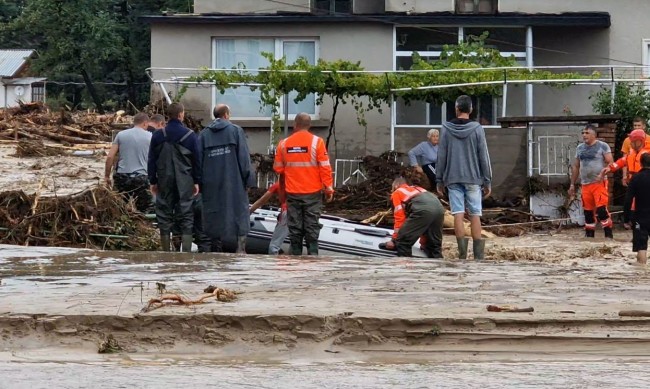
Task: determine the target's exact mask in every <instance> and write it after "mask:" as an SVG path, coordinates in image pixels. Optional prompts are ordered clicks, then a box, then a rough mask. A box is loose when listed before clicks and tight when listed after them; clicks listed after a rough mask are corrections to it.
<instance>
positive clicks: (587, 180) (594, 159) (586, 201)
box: [569, 125, 614, 238]
mask: <svg viewBox="0 0 650 389" xmlns="http://www.w3.org/2000/svg"><path fill="white" fill-rule="evenodd" d="M582 140H583V143H581V144H579V145H578V147H577V148H576V159H575V161H574V163H573V167H572V171H571V186H570V187H569V196H570V197H573V196H575V190H576V189H575V182H576V181H577V180H578V176H580V185H581V186H582V190H581V192H582V208H583V210H584V215H585V236H586V237H588V238H593V237H594V236H595V230H596V222H597V221H600V224H601V225H602V226H603V231H604V232H605V237H606V238H613V237H614V234H613V232H612V225H613V222H612V218H611V216H610V214H609V210H608V209H607V206H608V204H609V192H608V190H607V177H603V176H602V175H601V174H600V172H601V171H602V170H603V169H604V168H606V167H607V166H609V164H611V163H612V162H613V158H612V150H611V149H610V147H609V145H608V144H607V143H605V142H602V141H599V140H597V139H596V129H595V128H594V127H593V126H592V125H587V126H586V127H585V128H584V129H583V130H582Z"/></svg>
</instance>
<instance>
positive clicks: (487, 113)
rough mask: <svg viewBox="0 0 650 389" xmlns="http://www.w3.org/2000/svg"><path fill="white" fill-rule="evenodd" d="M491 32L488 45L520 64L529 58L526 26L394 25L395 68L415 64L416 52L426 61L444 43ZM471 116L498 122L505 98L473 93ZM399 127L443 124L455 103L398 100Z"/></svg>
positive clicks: (488, 122) (451, 115) (437, 54)
mask: <svg viewBox="0 0 650 389" xmlns="http://www.w3.org/2000/svg"><path fill="white" fill-rule="evenodd" d="M486 31H487V33H488V39H487V41H486V46H488V47H493V48H495V49H497V50H499V51H500V52H501V54H502V55H504V56H514V57H515V58H516V59H517V61H518V62H520V63H521V65H522V66H523V65H525V61H526V28H524V27H501V28H495V27H471V28H470V27H425V26H400V27H396V28H395V44H396V47H395V70H408V69H410V68H411V66H412V65H413V59H412V58H413V54H414V53H416V52H417V53H418V54H419V55H420V56H421V57H422V59H424V60H437V59H438V58H440V55H441V53H442V50H443V47H444V46H445V45H453V44H458V43H459V42H462V41H463V39H465V38H466V37H469V36H480V35H482V34H483V33H484V32H486ZM472 100H473V103H474V112H473V114H472V118H473V119H475V120H477V121H479V122H480V123H481V124H484V125H495V124H496V118H497V116H498V112H500V110H501V104H502V99H501V98H500V97H496V96H495V97H493V96H478V97H477V96H473V97H472ZM396 103H397V112H396V114H397V116H396V118H395V120H396V124H397V125H398V126H400V125H402V126H417V125H432V126H436V125H441V124H442V123H443V122H444V121H446V120H450V119H452V118H454V117H455V112H454V102H453V101H446V102H443V103H437V102H430V101H412V102H410V103H409V104H406V103H405V102H404V101H402V100H401V99H397V101H396Z"/></svg>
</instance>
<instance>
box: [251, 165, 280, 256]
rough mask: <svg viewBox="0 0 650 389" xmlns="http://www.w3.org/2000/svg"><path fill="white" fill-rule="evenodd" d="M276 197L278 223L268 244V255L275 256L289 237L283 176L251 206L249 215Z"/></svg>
mask: <svg viewBox="0 0 650 389" xmlns="http://www.w3.org/2000/svg"><path fill="white" fill-rule="evenodd" d="M274 195H277V196H278V200H280V213H279V214H278V221H277V223H276V224H275V230H273V236H272V237H271V242H270V243H269V254H271V255H277V254H280V252H281V251H282V243H284V240H285V239H286V238H287V236H289V226H288V225H287V194H286V192H285V189H284V175H281V176H280V178H279V179H278V182H276V183H275V184H273V185H271V187H270V188H269V189H268V190H267V191H266V193H264V195H262V197H260V198H259V199H257V201H256V202H255V203H253V205H251V208H250V213H253V212H255V210H257V209H258V208H259V207H261V206H263V205H264V204H266V203H268V202H269V200H271V198H272V197H273V196H274Z"/></svg>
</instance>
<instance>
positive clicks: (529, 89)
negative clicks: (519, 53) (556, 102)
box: [526, 26, 535, 116]
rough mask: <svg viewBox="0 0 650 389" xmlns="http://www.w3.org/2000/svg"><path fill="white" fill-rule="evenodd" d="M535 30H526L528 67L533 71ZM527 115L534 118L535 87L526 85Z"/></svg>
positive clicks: (529, 28) (530, 28)
mask: <svg viewBox="0 0 650 389" xmlns="http://www.w3.org/2000/svg"><path fill="white" fill-rule="evenodd" d="M534 65H535V62H534V61H533V28H532V27H530V26H528V28H526V66H527V67H528V68H529V69H530V70H533V66H534ZM526 115H527V116H533V85H532V84H526Z"/></svg>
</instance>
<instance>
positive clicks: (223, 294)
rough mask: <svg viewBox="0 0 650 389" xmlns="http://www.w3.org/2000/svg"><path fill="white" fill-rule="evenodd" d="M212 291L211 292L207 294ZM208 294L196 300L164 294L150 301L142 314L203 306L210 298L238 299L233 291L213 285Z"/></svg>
mask: <svg viewBox="0 0 650 389" xmlns="http://www.w3.org/2000/svg"><path fill="white" fill-rule="evenodd" d="M208 290H210V292H207V291H208ZM204 291H205V292H206V294H204V295H203V296H201V297H199V298H197V299H196V300H192V299H188V298H185V297H183V296H181V295H180V294H177V293H164V294H161V295H160V297H158V298H152V299H150V300H149V302H148V303H147V305H146V306H145V307H144V308H142V310H141V312H142V313H146V312H151V311H153V310H154V309H158V308H162V307H165V306H169V305H195V304H203V303H204V302H205V300H207V299H209V298H212V297H214V298H216V300H217V301H221V302H229V301H233V300H235V299H237V294H236V293H235V292H233V291H231V290H228V289H223V288H217V287H214V286H212V285H210V286H209V287H207V288H206V289H205V290H204Z"/></svg>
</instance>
